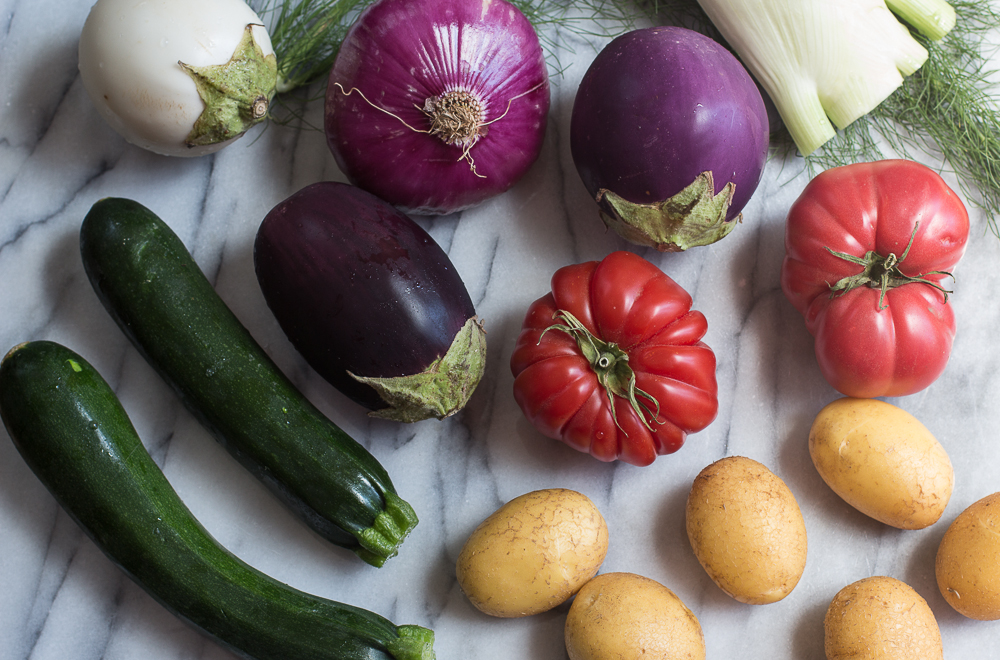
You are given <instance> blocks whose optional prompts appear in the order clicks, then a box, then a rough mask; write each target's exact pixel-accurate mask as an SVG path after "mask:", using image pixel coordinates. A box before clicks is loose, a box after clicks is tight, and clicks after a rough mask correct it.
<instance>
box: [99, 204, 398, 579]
mask: <svg viewBox="0 0 1000 660" xmlns="http://www.w3.org/2000/svg"><path fill="white" fill-rule="evenodd" d="M80 250H81V253H82V256H83V266H84V270H86V272H87V276H88V277H89V278H90V283H91V284H92V285H93V287H94V290H95V291H96V292H97V295H98V297H99V298H100V300H101V302H102V303H103V304H104V307H105V308H106V309H107V310H108V312H109V313H110V314H111V316H112V317H113V318H114V320H115V321H116V322H117V323H118V326H119V327H120V328H121V329H122V331H124V333H125V334H126V335H127V336H128V338H129V339H130V340H131V341H132V343H133V345H135V347H136V349H138V351H139V352H140V353H141V354H142V355H143V356H144V357H145V358H146V360H147V361H148V362H149V363H150V365H152V366H153V368H154V369H155V370H156V371H157V372H158V373H159V374H160V375H161V376H162V377H163V378H164V380H166V382H167V383H169V384H170V386H171V387H173V389H174V391H176V392H177V394H178V396H179V397H180V398H181V400H182V401H183V402H184V404H185V405H186V406H187V408H188V409H189V410H190V411H191V413H192V414H193V415H194V416H195V417H197V418H198V419H199V420H200V421H201V422H202V424H204V426H205V427H206V428H207V429H208V430H209V431H210V432H211V433H212V434H213V435H214V436H215V438H216V439H217V440H218V441H219V442H220V443H221V444H222V445H223V446H224V447H225V448H226V449H227V450H228V451H229V452H230V453H231V454H232V455H233V456H235V457H236V459H237V460H239V461H240V462H241V463H242V464H243V465H244V466H245V467H246V468H247V469H249V470H250V471H251V472H252V473H253V474H255V475H256V476H257V477H258V478H260V479H261V480H262V481H263V482H264V483H265V484H266V485H267V486H269V487H270V488H271V489H272V491H274V492H275V494H276V495H277V496H278V497H279V498H280V499H281V500H282V501H283V502H285V504H287V505H288V506H289V507H290V508H291V509H292V510H293V511H295V512H296V513H298V514H299V515H300V516H301V517H302V518H303V519H304V520H305V521H306V523H307V524H308V525H309V526H310V527H312V528H313V529H314V530H316V531H317V532H318V533H319V534H320V535H321V536H323V537H324V538H327V539H329V540H330V541H332V542H333V543H336V544H337V545H340V546H343V547H347V548H350V549H352V550H354V551H355V552H356V553H357V554H358V555H359V556H360V557H361V558H362V559H364V560H365V561H366V562H368V563H370V564H372V565H374V566H381V565H382V564H383V563H385V560H386V559H388V558H389V557H392V556H394V555H395V554H396V552H397V550H398V547H399V544H400V543H402V541H403V539H404V538H405V536H406V535H407V534H408V533H409V532H410V530H411V529H413V527H414V525H416V524H417V517H416V514H415V513H414V511H413V508H412V507H411V506H410V505H409V504H408V503H406V502H405V501H404V500H402V499H401V498H400V497H399V496H398V495H397V494H396V491H395V489H394V488H393V485H392V482H391V481H390V479H389V475H388V474H387V473H386V471H385V469H384V468H383V467H382V466H381V465H380V464H379V462H378V461H377V460H376V459H375V458H374V457H373V456H372V455H371V454H370V453H368V451H367V450H365V449H364V447H362V446H361V445H360V444H358V443H357V442H356V441H355V440H354V439H353V438H351V437H350V436H349V435H347V433H345V432H344V431H343V430H341V429H340V428H338V427H337V426H336V425H335V424H333V423H332V422H331V421H330V420H329V419H327V418H326V417H325V416H324V415H323V414H322V413H320V411H319V410H317V409H316V408H315V407H314V406H313V405H312V404H311V403H310V402H309V401H308V400H307V399H306V397H305V396H304V395H303V394H302V393H301V392H300V391H299V390H298V389H297V388H296V387H295V386H294V385H293V384H292V383H291V381H289V380H288V378H286V377H285V375H284V374H283V373H282V372H281V370H280V369H278V367H277V365H275V364H274V362H273V361H272V360H271V359H270V357H268V355H267V353H265V352H264V350H263V349H262V348H261V347H260V345H259V344H258V343H257V342H256V341H255V340H254V338H253V337H252V336H251V335H250V333H249V331H247V329H246V328H245V327H244V326H243V324H242V323H240V321H239V319H237V318H236V316H235V315H234V314H233V313H232V311H230V309H229V308H228V307H227V306H226V304H225V302H223V300H222V299H221V298H220V297H219V296H218V294H216V292H215V289H214V288H213V287H212V284H211V283H210V282H209V281H208V279H207V278H206V277H205V276H204V274H203V273H202V272H201V270H200V269H199V268H198V265H197V264H196V263H195V261H194V259H192V257H191V254H190V253H189V252H188V250H187V248H186V247H185V246H184V244H183V243H182V242H181V240H180V239H179V238H178V237H177V235H176V234H175V233H174V232H173V231H172V230H171V229H170V227H168V226H167V224H166V223H164V222H163V221H162V220H161V219H160V218H158V217H157V216H156V215H155V214H154V213H153V212H152V211H150V210H149V209H147V208H146V207H144V206H142V205H141V204H139V203H138V202H134V201H132V200H128V199H120V198H108V199H103V200H101V201H99V202H97V203H96V204H94V206H93V208H91V210H90V212H89V213H88V214H87V217H86V218H85V219H84V221H83V225H82V227H81V230H80Z"/></svg>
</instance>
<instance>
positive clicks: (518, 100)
mask: <svg viewBox="0 0 1000 660" xmlns="http://www.w3.org/2000/svg"><path fill="white" fill-rule="evenodd" d="M548 109H549V82H548V72H547V69H546V65H545V58H544V55H543V53H542V49H541V45H540V44H539V42H538V36H537V35H536V34H535V30H534V28H533V27H532V25H531V23H530V22H529V21H528V19H527V18H525V16H524V14H522V13H521V12H520V11H519V10H518V9H517V8H516V7H514V6H513V5H512V4H510V3H509V2H506V0H379V1H378V2H376V3H375V4H373V5H371V6H370V7H368V8H367V9H366V10H365V11H364V12H363V13H362V14H361V16H360V18H359V19H358V21H357V22H356V23H355V24H354V25H353V26H352V27H351V29H350V31H349V32H348V34H347V36H346V38H345V39H344V42H343V44H342V45H341V47H340V52H339V53H338V55H337V59H336V61H335V62H334V66H333V70H332V71H331V72H330V82H329V87H328V88H327V93H326V136H327V143H328V144H329V146H330V150H331V151H332V152H333V155H334V157H335V158H336V160H337V164H338V165H339V166H340V169H341V170H342V171H343V172H344V174H345V175H346V176H347V177H348V179H350V181H351V182H352V183H354V184H355V185H357V186H358V187H360V188H364V189H365V190H367V191H369V192H371V193H372V194H374V195H376V196H377V197H380V198H382V199H383V200H385V201H387V202H389V203H390V204H393V205H394V206H397V207H399V208H400V209H402V210H404V211H407V212H412V213H421V214H442V213H451V212H453V211H458V210H461V209H464V208H468V207H470V206H473V205H475V204H478V203H480V202H482V201H484V200H486V199H488V198H490V197H492V196H494V195H497V194H499V193H502V192H504V191H505V190H507V189H508V188H510V187H511V186H512V185H514V183H515V182H516V181H517V180H518V179H519V178H521V176H522V175H524V173H525V172H526V171H527V170H528V168H529V167H530V166H531V164H532V163H534V161H535V160H536V159H537V158H538V154H539V152H540V151H541V147H542V140H543V137H544V133H545V122H546V117H547V114H548Z"/></svg>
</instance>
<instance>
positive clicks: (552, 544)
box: [456, 488, 608, 618]
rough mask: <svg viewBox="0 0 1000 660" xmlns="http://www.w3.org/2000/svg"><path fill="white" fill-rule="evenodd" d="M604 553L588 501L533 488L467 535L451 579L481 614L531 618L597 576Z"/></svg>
mask: <svg viewBox="0 0 1000 660" xmlns="http://www.w3.org/2000/svg"><path fill="white" fill-rule="evenodd" d="M607 552H608V527H607V524H606V523H605V521H604V518H603V516H601V513H600V511H598V510H597V507H596V506H594V503H593V502H592V501H591V500H590V499H589V498H588V497H587V496H585V495H582V494H581V493H578V492H576V491H573V490H568V489H564V488H551V489H545V490H537V491H533V492H530V493H526V494H524V495H521V496H520V497H516V498H514V499H513V500H511V501H510V502H507V503H506V504H504V505H503V506H502V507H500V508H499V509H497V510H496V511H495V512H494V513H493V514H491V515H490V516H489V517H488V518H487V519H486V520H484V521H483V522H482V523H481V524H480V525H479V526H478V527H477V528H476V529H475V531H473V532H472V534H471V535H470V536H469V538H468V540H467V541H466V542H465V545H464V546H463V548H462V551H461V552H460V553H459V555H458V561H457V564H456V576H457V577H458V584H459V586H460V587H461V588H462V591H463V592H464V593H465V595H466V597H468V599H469V601H470V602H471V603H472V604H473V605H475V606H476V608H478V609H479V610H480V611H482V612H484V613H486V614H489V615H491V616H497V617H508V618H509V617H522V616H529V615H532V614H538V613H540V612H545V611H547V610H550V609H552V608H553V607H556V606H557V605H560V604H562V603H564V602H566V601H567V600H569V598H570V597H571V596H572V595H573V594H575V593H576V592H577V591H578V590H579V589H580V587H582V586H583V585H584V584H585V583H586V582H587V581H588V580H590V578H592V577H594V575H596V574H597V571H598V569H599V568H600V566H601V563H602V562H603V561H604V557H605V555H607Z"/></svg>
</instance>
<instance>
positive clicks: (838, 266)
mask: <svg viewBox="0 0 1000 660" xmlns="http://www.w3.org/2000/svg"><path fill="white" fill-rule="evenodd" d="M968 237H969V215H968V213H967V211H966V209H965V205H964V204H963V203H962V200H961V199H960V198H959V197H958V196H957V195H956V194H955V192H954V191H953V190H952V189H951V188H949V187H948V184H947V183H945V181H944V180H943V179H942V178H941V177H940V176H939V175H938V174H937V173H936V172H934V171H933V170H931V169H930V168H928V167H926V166H924V165H920V164H919V163H915V162H913V161H908V160H884V161H879V162H875V163H857V164H854V165H847V166H844V167H837V168H833V169H830V170H826V171H825V172H822V173H821V174H819V175H817V176H816V177H815V178H813V180H812V181H810V182H809V183H808V184H807V185H806V187H805V189H804V190H803V191H802V194H801V195H800V196H799V198H798V199H797V200H796V201H795V203H794V204H793V205H792V207H791V209H790V210H789V213H788V223H787V225H786V229H785V260H784V263H783V264H782V268H781V287H782V289H783V290H784V292H785V296H786V297H787V298H788V300H789V301H790V302H791V303H792V304H793V305H794V306H795V308H796V309H797V310H799V312H801V313H802V315H803V316H804V317H805V322H806V328H808V330H809V332H810V333H811V334H812V335H813V336H814V337H815V352H816V359H817V361H818V362H819V367H820V370H821V371H822V373H823V376H824V377H825V378H826V379H827V381H828V382H829V383H830V384H831V385H832V386H833V387H834V388H835V389H837V390H838V391H839V392H841V393H842V394H845V395H847V396H853V397H860V398H868V397H879V396H903V395H907V394H913V393H914V392H919V391H920V390H922V389H924V388H926V387H927V386H928V385H930V384H931V383H932V382H934V380H936V379H937V377H938V376H940V375H941V372H942V371H944V368H945V366H946V365H947V363H948V357H949V356H950V355H951V346H952V342H953V341H954V338H955V315H954V313H953V311H952V307H951V305H950V304H949V303H948V295H947V292H946V291H945V290H944V288H943V286H942V280H943V279H945V278H946V277H948V276H949V275H950V271H951V270H952V269H953V268H954V266H955V265H956V264H957V263H958V260H959V259H960V258H961V257H962V255H963V254H964V252H965V245H966V242H967V240H968Z"/></svg>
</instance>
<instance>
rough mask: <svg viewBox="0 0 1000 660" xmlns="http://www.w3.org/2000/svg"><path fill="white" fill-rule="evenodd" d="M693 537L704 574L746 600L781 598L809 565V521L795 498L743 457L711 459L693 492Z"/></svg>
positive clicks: (688, 520)
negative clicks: (807, 564) (807, 528)
mask: <svg viewBox="0 0 1000 660" xmlns="http://www.w3.org/2000/svg"><path fill="white" fill-rule="evenodd" d="M686 525H687V533H688V539H689V540H690V541H691V548H692V549H693V550H694V554H695V556H696V557H697V558H698V561H699V562H701V565H702V567H704V569H705V572H707V573H708V575H709V577H711V578H712V580H713V581H714V582H715V583H716V584H717V585H719V588H720V589H722V590H723V591H725V592H726V593H727V594H729V595H730V596H732V597H733V598H735V599H736V600H738V601H740V602H742V603H749V604H751V605H763V604H766V603H773V602H775V601H778V600H781V599H782V598H784V597H785V596H787V595H788V594H789V593H791V591H792V589H794V588H795V585H796V584H798V582H799V578H801V577H802V572H803V571H804V570H805V567H806V546H807V543H806V525H805V521H804V520H803V518H802V512H801V511H800V510H799V505H798V503H797V502H796V501H795V496H794V495H792V492H791V491H790V490H789V489H788V486H786V485H785V482H783V481H782V480H781V479H779V478H778V477H777V476H775V475H774V474H773V473H772V472H771V471H770V470H768V469H767V468H766V467H765V466H764V465H762V464H760V463H758V462H757V461H754V460H751V459H749V458H745V457H742V456H731V457H728V458H723V459H722V460H720V461H716V462H715V463H712V464H711V465H709V466H708V467H706V468H705V469H704V470H702V471H701V473H700V474H699V475H698V476H697V477H696V478H695V480H694V484H693V485H692V486H691V492H690V494H689V495H688V500H687V511H686Z"/></svg>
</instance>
